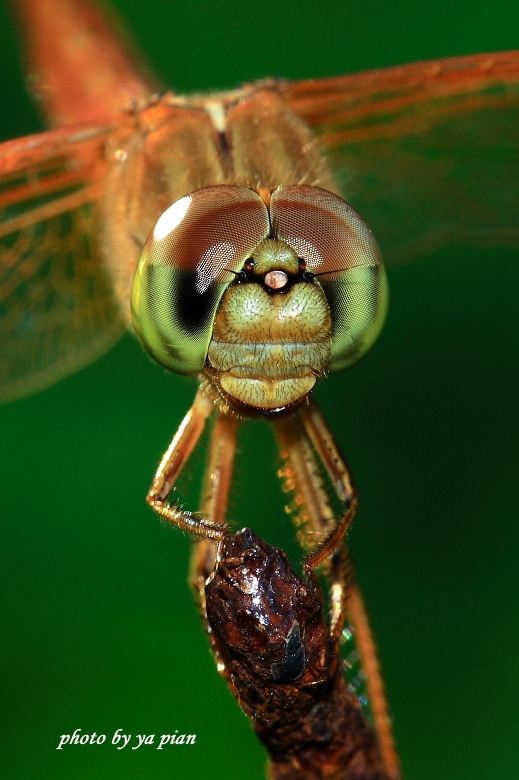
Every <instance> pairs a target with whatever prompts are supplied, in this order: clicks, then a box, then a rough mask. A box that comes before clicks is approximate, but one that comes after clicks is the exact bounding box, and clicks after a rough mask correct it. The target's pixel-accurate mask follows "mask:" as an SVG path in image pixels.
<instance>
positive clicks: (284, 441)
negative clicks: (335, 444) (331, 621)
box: [275, 409, 358, 572]
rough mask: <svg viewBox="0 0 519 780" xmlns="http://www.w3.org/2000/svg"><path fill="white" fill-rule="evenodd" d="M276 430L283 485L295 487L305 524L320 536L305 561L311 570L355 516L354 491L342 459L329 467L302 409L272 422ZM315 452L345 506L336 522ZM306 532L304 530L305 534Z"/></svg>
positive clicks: (337, 543)
mask: <svg viewBox="0 0 519 780" xmlns="http://www.w3.org/2000/svg"><path fill="white" fill-rule="evenodd" d="M275 430H276V436H277V439H278V443H279V448H280V451H281V455H282V457H284V459H285V461H286V462H287V463H288V464H289V471H288V472H287V471H286V470H285V472H284V473H283V474H282V476H284V477H285V484H286V485H287V487H291V488H292V489H293V490H294V492H295V495H296V499H295V500H296V503H298V504H299V505H302V506H303V507H304V509H305V516H304V519H305V524H306V525H309V526H311V529H312V531H311V532H313V533H316V534H318V535H319V537H320V538H321V541H320V543H319V545H318V546H317V547H315V548H314V549H312V550H311V552H309V553H308V554H307V555H306V556H305V560H304V567H305V570H307V571H308V572H313V571H314V570H315V569H316V568H317V567H318V566H320V565H321V564H322V563H324V561H326V559H327V558H329V557H330V556H331V555H332V554H333V553H334V552H335V551H336V550H338V549H339V547H340V545H341V543H342V540H343V539H344V536H345V535H346V533H347V532H348V529H349V527H350V525H351V523H352V521H353V518H354V516H355V511H356V508H357V503H358V499H357V493H356V490H355V487H354V485H353V480H352V478H351V476H350V473H349V471H348V469H347V467H346V464H345V462H344V460H343V459H342V461H341V463H342V468H341V469H338V468H334V469H333V470H332V468H331V463H330V459H329V458H327V459H326V460H325V458H324V457H323V456H322V455H321V450H322V449H324V447H323V446H322V443H321V442H319V441H318V442H317V446H316V444H315V443H314V442H313V441H312V440H311V439H310V436H309V434H308V431H307V425H306V418H305V416H304V413H303V410H302V409H300V410H299V411H298V412H297V413H296V414H295V415H293V416H292V417H286V418H281V419H279V420H277V421H275ZM328 432H329V431H328ZM330 436H331V434H330ZM316 452H317V454H318V455H319V457H320V459H321V461H322V463H323V466H324V467H325V468H326V470H327V472H328V474H329V476H330V479H331V480H332V484H333V486H334V489H335V492H336V493H337V496H338V498H339V499H340V501H341V502H342V504H343V505H344V507H345V509H344V512H343V514H342V515H341V517H340V518H339V520H338V521H337V518H336V515H335V513H334V511H333V509H332V507H331V505H330V501H329V498H328V494H327V492H326V490H325V488H324V485H323V481H322V478H321V473H320V470H319V465H318V462H317V458H316ZM339 479H340V483H339ZM308 533H309V532H308V530H306V531H305V535H308ZM323 534H325V536H324V539H323Z"/></svg>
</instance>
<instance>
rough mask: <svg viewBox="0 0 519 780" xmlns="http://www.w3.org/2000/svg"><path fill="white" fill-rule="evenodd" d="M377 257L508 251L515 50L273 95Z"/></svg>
mask: <svg viewBox="0 0 519 780" xmlns="http://www.w3.org/2000/svg"><path fill="white" fill-rule="evenodd" d="M282 89H283V90H284V94H285V99H286V100H287V102H288V104H289V105H290V107H291V108H292V109H293V110H294V111H295V112H296V113H297V114H299V115H300V116H301V117H302V118H303V119H304V120H305V121H306V122H307V123H308V124H309V125H310V126H311V127H312V128H313V129H314V131H315V132H316V133H317V135H318V137H319V138H320V140H321V143H322V144H323V146H324V147H325V149H326V150H327V152H328V154H329V156H330V158H331V163H332V166H333V167H334V169H335V172H336V176H337V181H338V184H339V186H340V188H341V190H342V192H343V194H344V196H345V197H346V198H347V200H348V201H350V202H351V203H352V205H353V206H355V208H356V209H357V210H358V211H359V212H360V213H361V214H362V216H363V217H364V218H365V219H366V221H367V222H368V224H369V225H370V227H371V228H372V230H373V232H374V233H375V235H376V237H377V241H378V243H379V244H380V247H381V249H382V252H383V254H384V257H385V258H387V259H389V260H390V261H392V262H393V263H399V262H406V261H408V260H412V259H414V258H416V257H418V256H421V255H424V254H427V253H428V252H431V251H432V250H434V249H436V248H438V247H440V246H442V245H444V244H446V243H459V242H463V243H476V244H478V245H501V246H517V245H519V219H518V216H519V130H518V128H519V52H505V53H500V54H488V55H484V54H483V55H476V56H471V57H459V58H453V59H446V60H437V61H432V62H421V63H417V64H414V65H405V66H401V67H396V68H388V69H385V70H378V71H371V72H366V73H360V74H357V75H353V76H344V77H339V78H332V79H323V80H319V81H302V82H298V83H295V84H287V85H285V86H284V87H282Z"/></svg>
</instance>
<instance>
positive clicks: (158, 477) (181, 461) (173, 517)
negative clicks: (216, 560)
mask: <svg viewBox="0 0 519 780" xmlns="http://www.w3.org/2000/svg"><path fill="white" fill-rule="evenodd" d="M213 410H214V405H213V401H212V399H210V398H209V397H207V395H206V394H205V392H204V389H203V387H201V388H200V389H199V390H198V392H197V394H196V396H195V400H194V403H193V406H192V407H191V409H190V410H189V412H188V413H187V414H186V416H185V417H184V419H183V421H182V423H181V425H180V427H179V429H178V431H177V432H176V434H175V436H174V438H173V441H172V442H171V444H170V446H169V448H168V450H167V451H166V453H165V454H164V457H163V458H162V461H161V463H160V466H159V468H158V469H157V473H156V474H155V477H154V479H153V482H152V485H151V488H150V490H149V492H148V495H147V497H146V500H147V502H148V504H149V505H150V506H151V507H152V509H154V510H155V512H157V514H159V515H160V516H161V517H163V518H164V519H165V520H168V521H169V522H170V523H174V524H175V525H177V526H178V527H179V528H182V529H183V530H184V531H189V532H190V533H193V534H196V535H197V536H201V537H203V538H205V539H212V540H213V541H215V542H219V541H222V540H223V539H225V538H226V537H227V534H228V531H227V526H226V524H225V523H216V522H213V521H212V520H211V519H210V518H205V517H203V516H202V515H201V514H199V513H198V512H188V511H186V510H184V509H181V508H180V507H178V506H177V505H175V504H169V503H168V502H167V497H168V496H169V494H170V493H171V491H172V490H173V487H174V485H175V482H176V480H177V477H178V475H179V474H180V472H181V471H182V469H183V467H184V465H185V463H186V461H187V460H188V458H189V456H190V455H191V453H192V451H193V449H194V447H195V445H196V443H197V441H198V439H199V438H200V435H201V433H202V431H203V429H204V427H205V423H206V421H207V418H208V417H209V415H210V414H211V413H212V411H213Z"/></svg>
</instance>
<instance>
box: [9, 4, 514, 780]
mask: <svg viewBox="0 0 519 780" xmlns="http://www.w3.org/2000/svg"><path fill="white" fill-rule="evenodd" d="M115 5H116V7H117V8H118V9H119V11H120V12H121V13H122V14H123V15H124V17H125V18H126V19H127V21H128V23H129V25H130V28H131V29H132V30H133V34H134V38H135V39H136V40H137V42H138V43H139V44H140V46H141V47H142V48H143V50H144V51H145V52H146V53H147V55H148V56H149V58H150V59H151V60H152V62H153V63H154V64H155V66H156V67H157V69H158V71H159V72H160V73H161V74H162V76H163V77H164V79H165V80H166V82H168V83H170V84H171V85H172V86H175V87H176V88H177V89H178V90H180V91H190V90H206V89H210V88H225V87H231V86H233V85H235V84H237V83H239V82H242V81H245V80H251V79H255V78H260V77H263V76H266V75H280V76H285V77H288V78H294V79H297V78H304V77H312V76H313V77H320V76H328V75H334V74H340V73H346V72H353V71H356V70H360V69H368V68H375V67H381V66H387V65H393V64H397V63H403V62H411V61H415V60H421V59H426V58H432V57H443V56H450V55H458V54H469V53H474V52H479V51H491V50H499V49H509V48H514V47H517V46H518V45H519V6H518V5H517V3H516V2H515V0H509V2H501V1H499V0H498V2H494V3H491V4H489V3H487V2H481V0H476V2H475V1H474V0H459V1H458V2H457V3H455V4H453V3H452V2H448V0H437V2H435V3H416V2H411V1H410V0H393V2H373V1H372V0H356V2H350V1H349V0H341V1H340V2H325V1H323V2H317V1H316V0H315V1H314V0H312V1H309V0H286V1H285V2H268V1H267V2H264V3H244V2H237V1H236V0H233V1H232V2H222V3H211V2H206V1H205V0H190V2H189V3H172V2H170V0H148V2H146V3H142V1H141V0H139V1H137V0H118V2H117V3H116V4H115ZM15 40H16V39H15V34H14V30H13V27H12V25H11V22H10V19H9V15H8V10H7V7H6V5H5V3H4V4H3V5H2V6H1V8H0V68H1V79H0V133H1V137H2V139H7V138H10V137H15V136H18V135H23V134H26V133H30V132H33V131H36V130H38V129H40V127H41V125H40V124H39V119H38V117H37V113H36V111H35V109H34V107H33V106H32V104H31V102H30V100H29V98H28V97H27V95H26V93H25V91H24V82H23V78H22V75H21V70H20V66H19V59H18V51H17V47H16V42H15ZM518 266H519V264H518V263H517V252H513V251H504V250H503V251H491V252H489V251H483V250H478V249H468V248H464V247H458V248H455V249H453V248H447V249H444V250H442V251H441V252H436V253H434V255H431V256H430V257H429V258H426V259H425V260H423V261H420V262H418V263H416V264H415V265H410V266H407V267H405V268H402V269H399V270H395V271H393V272H392V273H391V277H390V281H391V292H392V298H391V310H390V315H389V319H388V323H387V327H386V329H385V332H384V334H383V336H382V338H381V339H380V342H379V344H378V345H377V346H376V348H375V349H374V351H373V353H372V354H371V355H369V357H368V358H367V359H366V360H365V361H363V362H362V363H361V364H360V365H359V366H358V367H356V368H355V369H354V370H352V371H351V372H350V373H346V374H344V375H341V376H337V377H334V378H331V379H330V380H329V381H327V382H324V383H322V386H321V387H320V388H319V389H318V391H317V393H316V396H317V398H318V400H319V401H320V403H321V404H322V406H323V408H324V411H325V413H326V415H327V417H328V419H329V422H330V425H331V427H332V428H333V430H334V431H336V434H337V437H338V440H339V442H340V444H341V446H342V448H343V450H344V451H345V453H346V455H347V457H348V460H349V462H350V465H351V467H352V469H353V472H354V475H355V477H356V480H357V483H358V487H359V490H360V494H361V499H362V502H361V508H360V510H359V513H358V520H357V522H356V525H355V528H354V532H353V534H352V538H353V546H354V555H355V562H356V565H357V568H358V573H359V579H360V582H361V585H362V587H363V589H364V592H365V595H366V599H367V603H368V606H369V609H370V614H371V618H372V622H373V626H374V629H375V632H376V636H377V639H378V645H379V650H380V656H381V659H382V662H383V667H384V671H385V677H386V681H387V689H388V695H389V699H390V703H391V709H392V712H393V716H394V727H395V733H396V738H397V741H398V746H399V749H400V752H401V757H402V762H403V769H404V773H405V777H406V778H407V780H439V779H440V778H441V780H448V779H449V778H460V777H467V778H471V780H480V779H481V780H483V778H484V779H485V780H488V778H492V780H508V779H510V780H511V779H512V778H516V777H518V776H519V736H518V734H519V716H518V702H519V670H518V666H519V664H518V650H517V648H518V638H519V637H518V634H519V609H518V607H517V603H518V597H519V567H518V565H517V561H518V558H519V524H518V522H517V520H518V517H519V513H518V506H517V504H518V488H517V442H518V437H517V432H518V426H517V422H518V419H517V398H519V388H518V378H519V376H518V360H517V357H518V352H517V347H518V328H517V291H518V289H519V267H518ZM193 392H194V385H193V383H192V382H190V381H188V380H183V379H179V378H177V377H173V376H167V375H166V374H165V373H164V372H163V371H162V370H161V369H160V368H158V367H156V366H155V365H153V364H152V363H151V361H150V360H149V359H148V358H147V357H146V356H145V355H144V354H143V352H142V350H141V349H140V347H139V346H138V344H137V343H136V342H135V341H134V340H132V338H131V337H130V336H127V337H125V338H124V339H123V340H122V341H121V343H120V344H119V345H118V346H117V347H116V348H115V349H114V350H112V352H111V353H110V354H108V355H106V356H105V357H104V358H103V359H101V360H99V361H98V362H97V363H96V364H95V365H93V366H91V367H90V368H88V369H86V370H84V371H82V372H80V373H79V374H77V375H75V376H72V377H70V378H69V379H67V380H64V381H62V382H60V383H59V384H58V385H57V386H55V387H54V388H52V389H50V390H47V391H45V392H43V393H40V394H39V395H36V396H34V397H32V398H28V399H26V400H22V401H17V402H15V403H12V404H10V405H7V406H5V407H3V408H1V409H0V485H1V490H0V521H1V528H2V553H1V556H2V563H1V568H0V582H1V588H2V597H3V599H2V606H1V625H2V628H1V639H0V642H1V649H2V659H1V662H0V664H1V670H2V673H1V678H2V681H1V685H2V692H1V695H0V707H1V714H2V725H1V728H0V733H1V743H2V750H3V756H2V759H1V766H2V770H1V774H2V776H3V777H5V778H12V779H13V780H15V779H16V780H18V778H24V779H25V778H32V777H35V778H36V777H37V778H53V779H57V778H67V779H68V778H76V779H77V780H80V779H81V780H82V779H83V778H94V777H95V778H103V779H104V778H107V779H108V778H109V779H110V780H114V779H115V778H125V779H128V778H136V779H137V778H139V779H140V778H157V779H159V778H166V777H167V778H169V777H189V778H192V780H195V778H212V780H224V779H225V780H232V779H234V778H236V779H238V778H244V777H246V778H249V779H250V780H259V779H260V778H262V777H264V761H265V756H264V751H263V749H262V747H261V746H260V745H259V744H258V743H257V741H256V739H255V737H254V736H253V734H252V732H251V729H250V727H249V724H248V722H247V721H246V719H245V717H244V716H243V715H242V714H241V712H240V711H239V709H238V707H237V705H236V704H235V702H234V701H233V700H232V698H231V696H230V694H229V693H228V692H227V690H226V686H225V683H224V682H223V680H221V679H220V678H219V676H218V674H217V672H216V669H215V666H214V662H213V659H212V657H211V656H210V654H209V650H208V645H207V641H206V637H205V636H204V633H203V631H202V628H201V624H200V622H199V618H198V615H197V611H196V609H195V607H194V605H193V602H192V598H191V594H190V593H189V591H188V588H187V586H186V578H187V568H188V557H189V551H190V546H191V542H190V540H189V539H188V538H187V537H186V536H185V535H183V534H181V533H179V532H176V531H174V530H170V529H167V528H164V527H163V526H162V525H161V524H160V523H159V522H158V520H157V519H156V518H155V517H154V516H153V515H152V513H151V511H150V510H149V509H148V508H147V507H146V505H145V503H144V496H145V493H146V490H147V488H148V485H149V482H150V479H151V476H152V474H153V471H154V468H155V466H156V464H157V462H158V460H159V458H160V456H161V454H162V452H163V450H164V449H165V448H166V446H167V445H168V443H169V440H170V438H171V436H172V434H173V432H174V431H175V429H176V427H177V426H178V424H179V422H180V420H181V418H182V416H183V414H184V413H185V411H186V410H187V408H188V407H189V405H190V402H191V399H192V396H193ZM242 449H243V452H242V453H241V455H240V463H241V465H240V467H239V470H238V475H237V482H238V490H237V497H236V499H235V502H234V504H233V516H234V517H235V518H237V519H238V520H239V524H240V525H244V524H250V525H251V526H252V527H254V528H255V529H256V530H257V531H258V532H259V533H261V535H262V536H264V537H265V538H267V539H268V540H269V541H271V542H274V543H278V544H281V545H283V546H288V547H289V548H290V550H291V551H295V550H296V548H295V546H294V545H293V544H292V543H291V538H292V529H291V528H290V526H289V524H288V523H287V522H286V521H285V519H284V517H283V512H282V501H281V498H280V497H279V495H278V493H277V492H276V486H275V482H274V478H273V476H272V475H273V471H274V466H275V463H276V460H275V452H274V447H273V444H272V441H271V436H270V433H269V431H268V429H267V428H266V427H265V426H264V425H262V424H261V423H258V424H257V425H255V426H253V428H252V430H250V431H249V432H248V433H247V436H246V439H245V440H244V442H243V446H242ZM196 502H197V496H196V495H194V496H192V498H191V504H195V503H196ZM76 728H80V729H81V730H82V733H92V732H94V731H95V732H97V733H98V734H100V733H103V734H106V735H107V742H106V743H105V744H104V745H102V746H98V747H96V746H88V745H87V746H83V747H81V746H76V747H68V748H65V749H63V750H62V751H59V752H57V751H56V747H57V744H58V740H59V736H60V735H61V734H67V733H71V732H72V731H73V730H74V729H76ZM118 728H121V729H122V730H123V731H124V732H125V733H130V734H132V735H134V737H135V735H136V734H156V735H160V734H162V733H168V732H174V731H175V730H177V729H178V731H179V733H195V734H196V735H197V742H196V745H195V746H193V747H170V748H165V749H164V750H163V751H157V750H156V749H155V747H156V746H143V747H141V748H140V749H139V750H134V751H131V750H130V748H129V747H128V748H126V749H125V750H119V751H118V750H116V749H115V748H114V747H112V746H111V745H110V744H109V742H110V738H111V735H112V734H113V732H114V731H115V730H116V729H118ZM134 744H135V739H134V740H133V741H132V745H134Z"/></svg>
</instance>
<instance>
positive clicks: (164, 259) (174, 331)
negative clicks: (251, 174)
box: [132, 185, 270, 374]
mask: <svg viewBox="0 0 519 780" xmlns="http://www.w3.org/2000/svg"><path fill="white" fill-rule="evenodd" d="M269 230H270V221H269V215H268V211H267V208H266V206H265V204H264V202H263V200H262V199H261V198H260V196H259V195H258V194H257V193H256V192H253V191H252V190H248V189H245V188H244V187H229V186H225V185H221V186H215V187H205V188H204V189H201V190H197V191H196V192H193V193H191V194H190V195H186V196H185V197H184V198H180V200H177V201H176V202H175V203H174V204H173V205H172V206H170V207H169V208H168V209H167V210H166V211H165V212H164V213H163V214H162V216H161V217H160V218H159V220H158V221H157V223H156V225H155V227H154V228H153V230H152V232H151V233H150V236H149V237H148V240H147V241H146V244H145V246H144V249H143V251H142V255H141V258H140V260H139V264H138V266H137V270H136V272H135V276H134V280H133V286H132V315H133V322H134V325H135V329H136V331H137V333H138V335H139V338H140V339H141V341H142V343H143V345H144V347H145V349H146V350H147V351H148V352H149V353H150V354H151V355H152V356H153V357H154V358H155V360H157V361H158V362H159V363H161V364H162V365H163V366H165V367H166V368H168V369H169V370H170V371H175V372H177V373H180V374H193V373H198V372H200V371H201V370H202V368H203V366H204V363H205V359H206V356H207V350H208V348H209V342H210V340H211V335H212V331H213V323H214V318H215V316H216V312H217V309H218V305H219V303H220V300H221V298H222V296H223V294H224V292H225V290H226V289H227V287H228V285H229V284H230V283H231V281H232V280H233V279H234V274H235V273H239V272H240V271H241V269H242V268H243V264H244V262H245V261H246V260H247V258H248V257H250V255H251V253H252V252H253V250H254V249H255V247H256V246H257V245H258V244H259V243H260V242H261V241H262V240H263V239H264V238H266V237H267V236H268V234H269Z"/></svg>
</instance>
